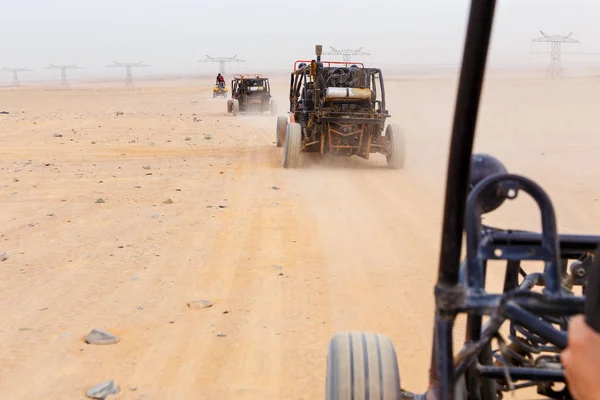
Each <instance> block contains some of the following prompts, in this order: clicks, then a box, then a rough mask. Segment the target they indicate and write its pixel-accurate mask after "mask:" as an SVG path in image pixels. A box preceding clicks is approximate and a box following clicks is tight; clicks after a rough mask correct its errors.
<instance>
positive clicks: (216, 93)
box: [213, 82, 229, 99]
mask: <svg viewBox="0 0 600 400" xmlns="http://www.w3.org/2000/svg"><path fill="white" fill-rule="evenodd" d="M227 93H229V89H228V88H227V86H226V85H225V82H219V84H218V85H215V87H214V88H213V99H214V98H217V97H222V98H226V97H227Z"/></svg>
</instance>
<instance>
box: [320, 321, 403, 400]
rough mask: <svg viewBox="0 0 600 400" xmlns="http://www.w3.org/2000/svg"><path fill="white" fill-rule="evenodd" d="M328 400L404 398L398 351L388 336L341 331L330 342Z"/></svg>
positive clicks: (389, 399) (396, 399)
mask: <svg viewBox="0 0 600 400" xmlns="http://www.w3.org/2000/svg"><path fill="white" fill-rule="evenodd" d="M325 393H326V394H325V399H326V400H347V399H354V400H367V399H378V400H379V399H381V400H398V399H400V398H402V390H401V388H400V374H399V370H398V361H397V360H396V351H395V350H394V345H393V344H392V342H391V340H390V339H389V338H388V337H387V336H384V335H380V334H377V333H367V332H341V333H338V334H336V335H335V336H333V338H332V339H331V341H330V342H329V351H328V356H327V383H326V392H325Z"/></svg>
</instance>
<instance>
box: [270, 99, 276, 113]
mask: <svg viewBox="0 0 600 400" xmlns="http://www.w3.org/2000/svg"><path fill="white" fill-rule="evenodd" d="M271 115H277V103H276V102H275V100H271Z"/></svg>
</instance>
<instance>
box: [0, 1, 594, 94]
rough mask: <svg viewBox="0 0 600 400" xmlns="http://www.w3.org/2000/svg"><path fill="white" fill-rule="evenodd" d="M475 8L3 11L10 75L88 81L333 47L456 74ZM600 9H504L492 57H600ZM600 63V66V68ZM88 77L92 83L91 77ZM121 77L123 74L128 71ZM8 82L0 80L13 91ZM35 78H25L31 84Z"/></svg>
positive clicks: (235, 6)
mask: <svg viewBox="0 0 600 400" xmlns="http://www.w3.org/2000/svg"><path fill="white" fill-rule="evenodd" d="M468 6H469V1H467V0H379V1H377V0H375V1H373V0H366V1H359V0H345V1H337V0H329V1H323V0H303V1H302V2H300V1H275V0H213V1H206V0H101V1H90V0H0V38H2V45H1V46H0V66H6V67H17V66H28V67H29V68H31V69H34V70H35V71H34V72H30V73H28V74H27V76H37V77H39V76H41V74H44V76H47V75H48V74H52V73H55V72H50V71H43V70H42V68H43V67H44V66H46V65H47V64H48V63H55V64H61V63H63V64H68V63H77V64H79V65H81V66H83V67H84V68H85V69H84V70H82V71H81V72H78V73H79V74H84V73H85V74H96V75H103V74H112V73H115V72H116V71H112V70H110V69H109V68H106V65H107V64H110V63H112V61H113V60H117V61H120V62H129V61H132V62H133V61H144V62H146V63H148V64H150V65H151V67H152V68H151V69H150V70H149V71H146V73H150V72H151V73H173V72H175V73H176V72H182V73H188V72H194V71H216V66H211V65H208V66H207V65H203V64H200V63H198V60H200V59H202V58H204V55H205V54H209V55H212V56H220V55H223V56H230V55H234V54H238V56H239V58H242V59H244V60H246V61H247V64H246V68H247V69H251V70H258V69H261V68H263V67H264V68H266V67H267V66H268V67H270V68H271V69H289V68H290V66H291V65H292V63H293V61H294V60H295V59H296V58H310V57H311V56H312V54H313V49H314V45H315V44H316V43H320V44H323V45H324V46H325V48H327V46H329V45H331V46H334V47H338V48H356V47H361V46H363V47H364V48H365V49H367V50H369V51H370V52H371V53H372V56H371V57H369V58H368V61H369V62H370V63H377V64H379V65H381V66H392V65H397V64H419V63H455V62H457V61H458V60H459V59H460V56H461V50H462V48H461V46H462V44H463V40H464V34H465V27H466V19H467V12H468ZM599 20H600V1H598V0H498V8H497V14H496V24H495V30H494V39H493V45H492V51H493V53H492V57H496V58H498V59H504V58H507V59H511V57H517V58H518V57H519V56H520V55H523V54H525V53H527V52H529V51H530V40H531V39H532V38H533V37H535V36H539V30H540V29H542V30H544V31H546V32H547V33H550V34H554V33H557V34H568V33H569V32H571V31H573V32H574V34H573V35H574V37H576V38H578V39H579V40H580V41H581V42H582V44H581V45H580V49H581V50H582V51H588V52H600V43H599V42H600V40H598V38H600V23H598V21H599ZM599 61H600V58H599ZM84 71H85V72H84ZM121 73H122V71H121ZM8 75H9V74H7V73H4V74H0V82H2V81H4V82H6V80H7V79H9V76H8ZM23 78H24V79H26V76H25V75H23Z"/></svg>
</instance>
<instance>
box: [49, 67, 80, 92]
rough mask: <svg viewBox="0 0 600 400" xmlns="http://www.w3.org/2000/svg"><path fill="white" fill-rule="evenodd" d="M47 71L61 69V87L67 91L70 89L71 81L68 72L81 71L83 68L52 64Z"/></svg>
mask: <svg viewBox="0 0 600 400" xmlns="http://www.w3.org/2000/svg"><path fill="white" fill-rule="evenodd" d="M46 69H60V85H61V86H62V87H63V88H65V89H69V81H68V80H67V70H68V69H81V67H78V66H77V65H75V64H73V65H54V64H50V66H48V67H46Z"/></svg>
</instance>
